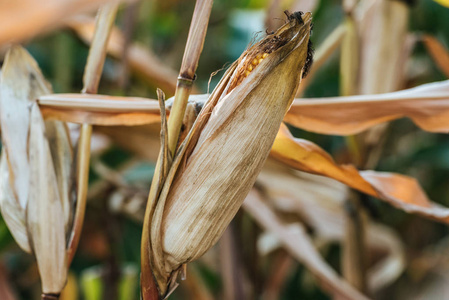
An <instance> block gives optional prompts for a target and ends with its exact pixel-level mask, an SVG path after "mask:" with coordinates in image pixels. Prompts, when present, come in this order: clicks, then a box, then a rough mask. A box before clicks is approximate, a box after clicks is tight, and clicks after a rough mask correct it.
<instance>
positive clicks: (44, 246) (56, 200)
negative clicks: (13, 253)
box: [27, 104, 67, 294]
mask: <svg viewBox="0 0 449 300" xmlns="http://www.w3.org/2000/svg"><path fill="white" fill-rule="evenodd" d="M31 122H32V124H33V126H31V128H30V141H29V143H30V146H29V147H30V148H29V161H30V175H31V176H30V196H29V201H28V205H27V229H28V231H29V234H30V235H29V237H30V244H31V247H32V249H33V253H34V255H35V256H36V260H37V265H38V268H39V273H40V275H41V281H42V291H43V292H44V293H54V294H59V293H60V292H61V291H62V289H63V288H64V285H65V282H66V278H67V254H66V234H65V230H64V222H65V220H64V214H63V207H62V205H61V197H60V194H59V191H58V186H57V178H56V174H55V169H54V166H53V160H52V157H51V152H50V146H49V144H48V141H47V139H46V137H45V124H44V121H43V118H42V115H41V113H40V111H39V107H38V106H37V104H34V105H33V107H32V110H31Z"/></svg>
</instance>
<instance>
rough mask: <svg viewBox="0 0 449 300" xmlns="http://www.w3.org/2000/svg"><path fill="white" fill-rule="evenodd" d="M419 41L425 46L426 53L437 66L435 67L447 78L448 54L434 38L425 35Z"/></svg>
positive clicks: (448, 67) (448, 68) (448, 73)
mask: <svg viewBox="0 0 449 300" xmlns="http://www.w3.org/2000/svg"><path fill="white" fill-rule="evenodd" d="M421 40H422V41H423V43H424V46H426V48H427V51H429V54H430V55H431V56H432V59H433V60H434V61H435V63H436V64H437V67H438V68H439V69H440V70H441V72H443V74H444V75H446V77H448V78H449V52H448V50H447V49H446V48H445V47H444V46H443V45H442V44H441V43H440V41H438V40H437V39H436V38H435V37H433V36H431V35H428V34H425V35H423V36H422V37H421Z"/></svg>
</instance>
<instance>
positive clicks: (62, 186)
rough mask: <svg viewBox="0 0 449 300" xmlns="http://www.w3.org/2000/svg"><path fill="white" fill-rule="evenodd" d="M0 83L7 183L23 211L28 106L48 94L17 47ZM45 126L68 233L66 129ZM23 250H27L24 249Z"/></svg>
mask: <svg viewBox="0 0 449 300" xmlns="http://www.w3.org/2000/svg"><path fill="white" fill-rule="evenodd" d="M2 80H3V84H2V85H1V108H2V109H1V114H2V118H1V124H2V131H3V141H4V146H5V150H6V151H5V154H7V155H6V156H5V157H7V158H8V159H9V167H10V171H11V175H9V177H10V179H9V180H10V184H11V186H12V187H14V189H13V192H15V195H16V197H17V196H18V197H17V198H18V199H19V200H20V204H21V207H22V209H24V208H25V206H26V203H27V201H28V188H29V163H28V159H29V158H28V156H27V147H28V134H29V126H31V125H32V124H31V123H30V106H31V105H32V103H34V102H35V100H36V99H37V98H38V97H39V96H42V95H45V94H49V93H51V92H52V91H51V87H50V85H49V84H48V83H47V82H46V80H45V78H44V77H43V75H42V73H41V71H40V69H39V67H38V65H37V63H36V61H35V60H34V59H33V58H32V57H31V56H30V55H29V54H28V52H27V51H26V50H25V49H23V48H22V47H20V46H16V47H12V48H11V49H10V50H9V52H8V55H7V58H6V61H5V66H4V69H3V72H2ZM45 126H46V127H47V128H46V129H47V138H48V139H49V142H50V149H51V151H52V158H53V160H54V167H55V171H56V175H57V180H58V189H59V192H60V195H61V200H62V202H61V203H62V206H63V211H64V219H65V229H66V231H68V229H69V223H70V218H71V216H70V214H71V202H72V201H70V198H71V189H72V182H71V176H72V174H71V173H72V161H73V158H72V156H73V154H72V146H71V144H70V139H69V133H68V130H67V126H66V125H65V124H64V123H62V122H55V121H47V122H46V123H45ZM14 174H16V176H14ZM9 213H11V212H9ZM23 218H25V216H24V217H23ZM23 222H24V221H23ZM8 225H9V224H8ZM10 228H11V227H10ZM11 229H12V228H11ZM18 243H19V244H21V245H23V242H19V241H18ZM25 250H26V251H27V248H25Z"/></svg>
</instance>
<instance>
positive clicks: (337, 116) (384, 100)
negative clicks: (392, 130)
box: [284, 81, 449, 135]
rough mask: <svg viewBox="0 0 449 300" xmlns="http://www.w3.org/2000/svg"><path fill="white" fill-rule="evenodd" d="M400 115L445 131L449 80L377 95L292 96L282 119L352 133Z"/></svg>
mask: <svg viewBox="0 0 449 300" xmlns="http://www.w3.org/2000/svg"><path fill="white" fill-rule="evenodd" d="M403 117H407V118H410V119H411V120H412V121H413V122H414V123H415V124H416V125H417V126H419V127H420V128H421V129H423V130H426V131H430V132H440V133H447V132H449V81H441V82H434V83H429V84H424V85H421V86H418V87H415V88H411V89H407V90H402V91H398V92H392V93H385V94H378V95H363V96H349V97H329V98H309V99H296V100H295V101H294V102H293V104H292V107H291V108H290V111H289V112H288V113H287V115H286V117H285V119H284V121H285V122H287V123H289V124H291V125H293V126H295V127H298V128H302V129H305V130H308V131H311V132H316V133H321V134H332V135H352V134H356V133H360V132H362V131H364V130H366V129H368V128H370V127H373V126H375V125H377V124H380V123H384V122H388V121H392V120H395V119H399V118H403Z"/></svg>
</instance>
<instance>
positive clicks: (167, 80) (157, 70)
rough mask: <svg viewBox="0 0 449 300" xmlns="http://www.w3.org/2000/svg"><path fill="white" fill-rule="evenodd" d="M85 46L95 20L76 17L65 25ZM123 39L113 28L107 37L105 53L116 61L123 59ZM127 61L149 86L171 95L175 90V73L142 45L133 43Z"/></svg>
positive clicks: (90, 37) (91, 34) (92, 32)
mask: <svg viewBox="0 0 449 300" xmlns="http://www.w3.org/2000/svg"><path fill="white" fill-rule="evenodd" d="M66 24H67V25H68V26H69V27H70V28H71V29H72V30H74V31H75V32H76V34H77V35H78V36H79V37H80V38H81V39H82V40H83V41H84V42H85V43H87V44H90V43H91V42H92V39H93V36H94V30H95V20H94V19H93V18H89V17H76V18H72V19H70V20H69V21H68V22H67V23H66ZM124 42H125V37H124V36H123V33H122V32H121V31H120V30H119V29H118V28H117V27H114V28H113V29H112V31H111V36H110V37H109V42H108V46H107V52H108V54H109V55H111V56H112V57H114V58H116V59H122V58H123V50H124V47H123V45H124ZM127 60H128V64H129V67H130V68H131V70H132V71H133V72H135V73H136V74H137V75H138V76H140V77H142V78H143V79H145V80H147V81H148V82H149V83H150V84H151V85H153V86H158V87H159V88H161V89H163V90H164V91H166V93H167V94H170V95H173V94H174V93H175V89H176V78H177V73H176V71H174V70H172V69H170V68H168V67H167V66H166V65H165V64H163V63H162V62H161V61H160V60H159V59H158V58H157V57H156V55H155V54H153V53H152V52H151V51H150V50H149V49H147V48H145V47H144V46H143V45H140V44H138V43H133V44H131V45H130V46H129V48H128V53H127Z"/></svg>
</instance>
